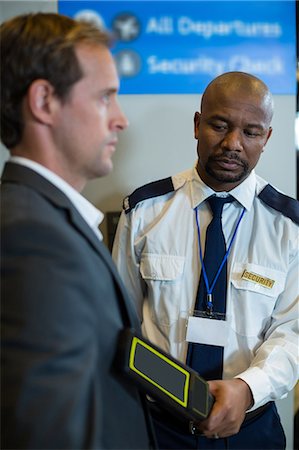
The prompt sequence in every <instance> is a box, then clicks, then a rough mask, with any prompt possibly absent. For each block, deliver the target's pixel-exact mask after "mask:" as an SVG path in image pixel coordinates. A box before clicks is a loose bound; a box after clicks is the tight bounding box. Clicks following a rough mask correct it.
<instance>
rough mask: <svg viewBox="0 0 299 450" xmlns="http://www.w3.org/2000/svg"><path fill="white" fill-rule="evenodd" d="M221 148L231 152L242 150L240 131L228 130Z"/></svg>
mask: <svg viewBox="0 0 299 450" xmlns="http://www.w3.org/2000/svg"><path fill="white" fill-rule="evenodd" d="M221 147H223V148H225V149H227V150H231V151H241V150H242V149H243V140H242V133H241V131H240V130H237V129H234V130H228V131H227V133H226V135H225V137H224V139H223V140H222V143H221Z"/></svg>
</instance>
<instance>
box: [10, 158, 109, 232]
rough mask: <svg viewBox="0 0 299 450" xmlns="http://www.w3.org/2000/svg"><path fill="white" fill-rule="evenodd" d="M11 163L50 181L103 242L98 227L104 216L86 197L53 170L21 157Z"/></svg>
mask: <svg viewBox="0 0 299 450" xmlns="http://www.w3.org/2000/svg"><path fill="white" fill-rule="evenodd" d="M9 161H11V162H13V163H17V164H20V165H23V166H26V167H29V169H32V170H34V171H35V172H37V173H38V174H39V175H41V176H42V177H44V178H46V179H47V180H48V181H50V183H52V184H53V185H54V186H56V187H57V188H58V189H59V190H60V191H62V192H63V193H64V194H65V195H66V196H67V197H68V199H69V200H70V201H71V202H72V203H73V205H74V206H75V208H76V209H77V211H78V212H79V213H80V214H81V216H82V217H83V219H84V220H85V221H86V222H87V224H88V225H89V226H90V227H91V228H92V229H93V230H94V231H95V232H96V233H97V234H98V236H99V238H100V239H101V240H102V239H103V236H102V234H101V232H100V231H99V229H98V226H99V225H100V223H101V222H102V221H103V218H104V214H103V213H102V212H101V211H100V210H98V209H97V208H96V207H95V206H94V205H92V204H91V203H90V202H89V201H88V200H87V199H86V198H85V197H83V195H81V194H80V193H79V192H78V191H76V190H75V189H74V188H73V187H72V186H71V185H69V184H68V183H66V182H65V181H64V180H63V179H62V178H61V177H59V176H58V175H56V174H55V173H54V172H52V171H51V170H49V169H47V168H46V167H44V166H42V165H41V164H39V163H37V162H35V161H32V160H30V159H27V158H23V157H20V156H12V157H11V158H10V159H9Z"/></svg>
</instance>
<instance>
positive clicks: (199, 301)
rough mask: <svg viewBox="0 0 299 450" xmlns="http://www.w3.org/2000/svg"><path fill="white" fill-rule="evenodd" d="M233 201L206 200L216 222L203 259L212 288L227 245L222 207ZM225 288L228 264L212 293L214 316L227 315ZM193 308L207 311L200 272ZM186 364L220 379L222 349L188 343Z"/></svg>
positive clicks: (227, 198)
mask: <svg viewBox="0 0 299 450" xmlns="http://www.w3.org/2000/svg"><path fill="white" fill-rule="evenodd" d="M233 200H234V199H233V197H231V196H229V197H225V198H223V197H216V196H213V197H210V198H208V199H207V202H208V203H209V205H210V208H211V210H212V214H213V219H212V221H211V222H210V224H209V226H208V227H207V232H206V243H205V252H204V260H203V261H204V266H205V269H206V274H207V278H208V281H209V286H211V285H212V283H213V280H214V278H215V276H216V274H217V272H218V269H219V267H220V266H221V263H222V261H223V258H224V257H225V254H226V244H225V239H224V235H223V231H222V223H221V215H222V209H223V205H224V204H225V203H230V202H232V201H233ZM226 289H227V264H226V262H225V263H224V265H223V267H222V270H221V272H220V274H219V276H218V278H217V281H216V284H215V286H214V288H213V291H212V298H213V311H214V312H215V313H222V314H225V311H226ZM194 309H195V310H197V311H207V288H206V285H205V282H204V277H203V271H201V276H200V281H199V287H198V292H197V297H196V303H195V307H194ZM210 320H214V319H210ZM187 364H188V365H189V366H191V367H192V368H193V369H194V370H196V371H197V372H198V373H199V374H200V375H201V376H202V377H204V378H205V379H206V380H216V379H221V378H222V370H223V347H219V346H215V345H206V344H197V343H192V344H189V349H188V358H187Z"/></svg>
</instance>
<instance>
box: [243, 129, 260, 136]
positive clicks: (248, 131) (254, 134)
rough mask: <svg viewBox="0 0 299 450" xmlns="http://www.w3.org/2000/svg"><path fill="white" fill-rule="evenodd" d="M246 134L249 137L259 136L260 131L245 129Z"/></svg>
mask: <svg viewBox="0 0 299 450" xmlns="http://www.w3.org/2000/svg"><path fill="white" fill-rule="evenodd" d="M244 134H246V136H248V137H256V136H259V132H258V131H252V130H244Z"/></svg>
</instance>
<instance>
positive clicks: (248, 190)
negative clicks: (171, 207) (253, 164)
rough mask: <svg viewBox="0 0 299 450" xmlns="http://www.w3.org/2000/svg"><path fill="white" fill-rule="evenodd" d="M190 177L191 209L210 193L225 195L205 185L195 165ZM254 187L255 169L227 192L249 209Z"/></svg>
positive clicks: (254, 190) (255, 183)
mask: <svg viewBox="0 0 299 450" xmlns="http://www.w3.org/2000/svg"><path fill="white" fill-rule="evenodd" d="M196 164H197V163H196ZM191 179H192V183H191V202H192V208H193V209H194V208H196V207H197V206H198V205H199V204H200V203H202V202H204V201H205V200H206V199H207V198H208V197H210V196H211V195H215V194H216V195H219V196H221V197H223V196H225V195H227V193H226V192H216V191H214V190H213V189H212V188H210V187H209V186H207V185H206V184H205V183H204V182H203V181H202V179H201V178H200V176H199V174H198V172H197V170H196V165H195V166H194V167H193V169H192V172H191ZM256 188H257V181H256V174H255V171H254V170H252V171H251V173H250V174H249V176H248V177H247V178H246V179H245V180H244V181H242V183H241V184H239V185H238V186H237V187H235V188H234V189H232V190H231V191H229V194H230V195H232V196H233V197H234V198H235V199H236V200H237V201H238V202H239V203H240V204H241V205H242V206H243V207H244V208H245V209H247V210H250V208H251V206H252V203H253V200H254V197H255V192H256Z"/></svg>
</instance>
